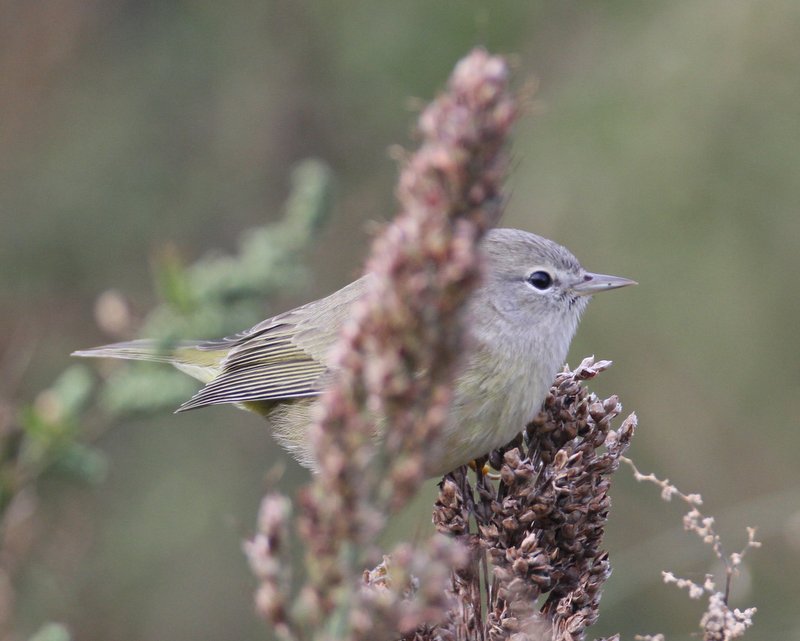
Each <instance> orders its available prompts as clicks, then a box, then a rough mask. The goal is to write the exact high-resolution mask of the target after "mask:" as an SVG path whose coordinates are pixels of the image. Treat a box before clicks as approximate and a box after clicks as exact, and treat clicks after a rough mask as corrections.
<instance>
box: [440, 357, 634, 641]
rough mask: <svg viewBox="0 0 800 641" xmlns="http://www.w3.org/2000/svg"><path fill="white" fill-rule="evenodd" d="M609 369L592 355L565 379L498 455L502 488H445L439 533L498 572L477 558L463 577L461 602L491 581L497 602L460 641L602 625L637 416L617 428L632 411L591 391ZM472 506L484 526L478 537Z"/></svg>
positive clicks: (474, 608)
mask: <svg viewBox="0 0 800 641" xmlns="http://www.w3.org/2000/svg"><path fill="white" fill-rule="evenodd" d="M609 365H610V363H609V362H607V361H597V362H595V361H594V359H592V358H587V359H585V360H584V361H583V362H582V363H581V364H580V366H579V367H578V368H577V369H575V370H574V371H568V370H565V371H564V372H562V373H561V374H559V375H558V377H557V379H556V381H555V383H554V385H553V387H552V388H551V391H550V394H549V395H548V397H547V399H546V401H545V403H544V407H543V410H542V412H541V413H540V414H539V415H538V416H537V417H536V418H535V419H534V420H533V421H532V422H531V423H530V425H528V427H527V428H526V430H525V433H524V435H523V437H521V438H518V439H516V440H515V441H514V442H512V443H510V444H509V445H508V446H506V447H505V448H501V449H500V450H497V451H495V452H493V453H492V454H491V455H490V456H489V462H490V464H491V465H492V467H494V468H495V469H496V470H498V471H499V476H500V481H499V483H498V484H496V485H495V484H494V483H492V482H491V481H490V480H489V479H488V478H487V477H486V476H483V475H482V474H479V475H478V478H477V481H476V487H475V492H473V490H472V488H471V487H470V484H469V482H468V480H467V477H466V471H465V469H462V470H461V471H459V472H458V473H456V474H453V475H450V476H449V477H448V478H446V479H445V481H444V482H443V484H442V486H441V491H440V495H439V499H438V501H437V504H436V508H435V512H434V522H435V523H436V525H437V528H438V529H439V530H440V531H442V532H447V533H449V534H451V535H454V536H456V537H460V538H462V539H466V540H468V541H469V544H470V546H471V547H472V549H478V550H480V551H482V552H483V553H485V555H486V558H488V561H489V562H490V563H491V566H492V567H491V573H490V574H486V573H483V574H482V573H481V566H480V560H481V555H480V554H476V555H475V559H476V562H475V564H474V565H473V567H472V568H471V569H469V570H468V571H466V572H464V571H462V572H460V573H458V576H456V577H455V578H454V581H453V584H454V591H455V594H456V597H457V599H459V600H464V599H469V598H474V597H475V595H477V598H480V590H479V589H478V590H476V589H474V587H472V586H474V585H475V584H476V582H477V583H479V581H478V580H477V579H476V577H480V576H483V580H484V581H485V585H484V588H485V591H486V594H487V595H488V599H489V600H488V604H487V610H486V611H487V616H486V621H485V622H480V621H476V620H475V619H476V617H477V616H479V612H480V608H479V605H480V603H479V602H478V603H477V604H476V603H471V604H469V605H468V606H467V607H462V608H460V610H459V613H460V614H463V615H464V616H463V617H462V620H461V621H460V626H461V629H460V634H461V636H456V637H454V638H464V639H483V638H488V639H507V638H509V637H512V635H515V636H513V638H515V640H518V641H522V640H523V639H541V638H542V634H543V633H542V629H543V626H545V627H546V628H547V630H548V633H547V634H548V635H550V636H547V637H546V638H553V639H558V640H562V639H563V640H573V639H583V638H584V631H585V629H586V628H587V627H588V626H589V625H591V624H592V623H594V622H595V621H596V620H597V615H598V606H599V600H600V591H601V589H602V586H603V584H604V583H605V581H606V579H607V578H608V575H609V573H610V567H609V563H608V555H607V553H606V552H605V551H603V550H602V548H601V543H602V537H603V532H604V527H605V523H606V520H607V517H608V510H609V504H610V503H609V497H608V489H609V485H610V478H609V477H610V475H611V474H612V473H613V472H614V471H616V469H617V468H618V466H619V458H620V456H621V455H622V454H623V453H624V452H625V450H626V449H627V448H628V445H629V443H630V440H631V437H632V436H633V431H634V428H635V426H636V417H635V415H633V414H631V415H630V416H629V417H628V418H627V419H625V420H624V421H623V423H622V425H621V426H620V427H619V428H618V429H617V430H614V429H612V428H611V422H612V421H613V419H614V418H615V417H616V416H618V414H619V413H620V411H621V409H622V408H621V406H620V404H619V400H618V399H617V397H616V396H612V397H610V398H608V399H605V400H600V399H598V398H597V397H596V396H595V395H594V394H591V393H590V392H589V391H588V390H587V389H586V387H585V386H584V385H582V384H581V383H582V381H585V380H587V379H590V378H593V377H594V376H596V375H597V374H598V373H599V372H601V371H602V370H604V369H606V368H607V367H608V366H609ZM470 506H472V512H473V513H474V516H475V521H476V524H477V532H475V533H472V534H471V533H470V528H469V512H470ZM464 586H470V589H468V590H467V589H465V588H464ZM431 638H448V635H447V634H444V635H442V634H440V636H439V637H431Z"/></svg>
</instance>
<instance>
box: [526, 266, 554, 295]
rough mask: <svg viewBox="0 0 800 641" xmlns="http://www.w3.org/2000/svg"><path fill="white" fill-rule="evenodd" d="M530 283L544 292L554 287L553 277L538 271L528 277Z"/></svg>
mask: <svg viewBox="0 0 800 641" xmlns="http://www.w3.org/2000/svg"><path fill="white" fill-rule="evenodd" d="M528 282H529V283H530V284H531V285H533V286H534V287H535V288H536V289H538V290H540V291H544V290H546V289H550V288H551V287H552V286H553V277H552V276H551V275H550V274H548V273H547V272H545V271H542V270H538V271H535V272H533V273H532V274H531V275H530V276H528Z"/></svg>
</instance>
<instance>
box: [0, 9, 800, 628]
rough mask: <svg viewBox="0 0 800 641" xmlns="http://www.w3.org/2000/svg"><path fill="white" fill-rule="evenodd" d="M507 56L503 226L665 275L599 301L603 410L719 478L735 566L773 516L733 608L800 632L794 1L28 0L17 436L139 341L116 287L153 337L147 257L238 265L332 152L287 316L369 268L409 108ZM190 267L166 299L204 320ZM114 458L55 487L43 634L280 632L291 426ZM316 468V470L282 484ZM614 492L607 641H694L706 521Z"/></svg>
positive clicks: (9, 38) (13, 391)
mask: <svg viewBox="0 0 800 641" xmlns="http://www.w3.org/2000/svg"><path fill="white" fill-rule="evenodd" d="M479 42H485V43H486V44H487V45H488V46H489V47H490V48H491V49H492V50H495V51H502V52H509V53H512V54H518V65H519V71H518V74H519V75H521V76H523V77H525V76H527V75H530V76H536V77H538V79H539V86H540V89H539V92H538V93H537V95H536V98H535V103H534V105H533V108H532V112H534V113H536V114H537V115H536V116H535V117H531V118H530V119H528V120H527V121H526V122H524V123H523V124H522V126H521V127H520V128H519V129H518V131H517V135H516V138H515V145H514V155H515V159H516V161H517V162H516V168H515V171H514V175H513V177H512V180H511V183H510V185H509V193H510V196H511V197H510V201H509V207H508V212H507V214H506V217H505V220H504V221H503V222H504V224H507V225H512V226H519V227H523V228H527V229H530V230H532V231H536V232H538V233H542V234H544V235H546V236H549V237H551V238H554V239H556V240H558V241H559V242H562V243H563V244H565V245H567V246H568V247H570V248H571V249H572V250H573V251H574V252H575V253H576V254H577V255H578V256H579V257H580V258H581V259H582V261H583V262H584V264H586V266H587V267H589V268H591V269H593V270H597V271H603V272H609V273H619V274H621V275H625V276H629V277H631V278H635V279H636V280H638V281H639V282H640V283H641V285H640V286H639V287H638V288H636V289H635V290H630V291H626V292H621V293H619V294H617V295H614V294H611V295H609V296H608V297H603V299H602V300H600V298H599V297H598V300H596V301H594V302H593V304H592V306H591V307H590V309H589V312H588V314H587V317H586V318H585V320H584V322H583V323H582V325H581V329H580V331H579V333H578V337H577V339H576V341H575V343H574V346H573V356H572V359H573V361H575V362H573V363H572V364H573V365H574V364H575V363H576V362H577V359H579V358H580V357H582V356H584V355H586V354H591V353H596V354H597V356H598V357H602V358H611V359H613V360H614V361H615V363H616V364H615V367H614V368H612V370H611V371H609V373H608V375H607V376H606V377H604V380H602V381H599V382H598V383H597V389H596V390H595V391H597V393H598V394H599V395H601V396H604V395H605V396H607V395H608V394H610V393H616V394H619V395H620V396H621V398H622V400H623V402H624V403H625V406H626V407H627V408H630V409H632V410H634V409H635V410H636V411H637V414H638V415H639V419H640V429H639V432H638V434H637V442H636V444H635V445H634V447H633V449H632V452H631V453H632V456H633V457H634V458H635V459H636V460H637V462H638V463H639V466H640V467H641V468H642V469H643V470H646V471H647V470H651V469H652V470H653V471H655V472H657V473H658V474H659V475H660V476H662V477H663V476H669V477H670V478H671V479H672V480H673V481H674V482H676V483H677V484H678V485H679V486H680V487H682V488H684V489H686V490H688V491H694V490H697V491H701V492H702V494H703V496H704V498H705V500H706V507H707V510H708V512H709V513H713V514H715V515H717V516H718V517H720V520H719V529H720V533H721V535H722V536H723V540H724V541H726V542H727V541H729V542H730V545H731V547H732V548H734V549H736V548H738V547H740V545H739V541H737V539H736V537H737V536H739V534H740V532H741V531H742V526H743V525H757V526H759V527H760V530H759V533H758V536H759V538H760V539H761V540H763V542H764V547H763V548H762V549H761V550H759V551H758V552H757V553H754V554H752V556H751V557H750V565H749V567H750V572H751V573H750V574H749V575H747V576H743V577H741V578H740V580H739V581H737V582H736V584H735V585H734V595H733V596H734V604H735V603H736V598H737V592H736V591H737V590H739V591H740V593H741V594H742V596H744V594H745V593H746V595H747V598H746V599H743V600H742V601H743V603H746V604H750V603H754V604H755V605H757V606H758V607H759V614H758V616H757V619H756V626H755V628H754V629H753V631H752V633H751V634H752V638H782V639H792V638H796V637H798V635H800V627H798V624H797V620H796V612H795V607H794V601H795V599H794V596H793V595H794V594H795V593H796V581H795V580H794V577H796V576H797V575H798V574H800V527H798V522H800V516H799V515H798V514H799V513H798V508H797V506H798V505H800V483H798V478H797V469H798V466H797V455H796V452H797V451H798V449H800V431H799V430H798V429H797V428H798V419H797V413H796V409H795V404H796V403H795V402H794V399H795V398H796V396H797V390H798V389H800V370H798V368H797V367H796V366H795V365H793V356H794V354H796V353H797V351H798V348H800V340H798V337H797V330H796V327H797V323H796V321H795V319H796V318H797V317H798V315H799V314H800V297H798V296H797V295H795V292H796V290H797V287H796V284H795V280H796V274H798V273H800V217H798V215H797V214H798V209H799V208H800V181H798V180H796V176H798V175H800V154H798V152H797V150H798V149H800V118H798V116H797V105H798V104H800V5H799V4H798V3H797V2H795V1H794V0H742V1H737V2H728V1H726V0H676V1H675V2H668V3H667V2H664V3H633V2H624V1H621V0H602V1H599V2H593V3H588V2H587V3H574V2H572V3H570V2H507V3H489V2H472V3H462V4H459V5H458V6H456V5H454V4H452V3H431V2H422V1H421V0H411V1H409V2H403V3H397V2H367V1H363V2H348V3H321V2H320V3H309V2H302V1H301V2H284V1H269V2H256V1H255V0H236V1H234V2H228V3H218V2H217V3H214V2H210V1H206V0H201V1H199V2H193V3H176V2H159V3H142V2H130V1H124V0H110V1H107V2H98V1H97V0H93V1H91V0H90V1H89V2H86V1H83V0H60V1H59V2H55V1H45V2H37V3H30V2H26V3H19V2H17V3H12V2H0V225H1V226H2V229H0V299H1V300H0V303H2V310H3V312H2V315H0V330H2V331H0V354H4V355H6V356H4V358H3V361H2V364H0V368H2V373H3V375H2V377H0V386H2V387H1V388H0V389H2V394H0V396H2V398H3V403H2V406H0V424H2V425H7V424H8V421H7V420H5V418H3V417H5V416H7V415H8V412H7V410H6V408H7V407H8V405H9V402H11V403H12V404H13V405H14V406H16V405H17V404H21V403H25V402H30V400H31V399H34V398H36V396H37V393H38V392H39V390H42V389H46V388H48V387H49V386H50V385H51V383H52V382H53V380H54V377H55V376H57V374H58V372H62V371H64V370H65V369H66V368H67V366H68V364H69V363H68V359H67V354H68V353H69V352H70V351H72V350H74V349H77V348H82V347H87V346H90V345H95V344H99V343H102V342H110V341H112V340H117V339H118V336H117V335H115V334H114V333H113V332H112V333H108V332H107V331H106V332H105V333H103V332H101V331H100V330H99V329H98V328H97V324H96V322H95V319H94V318H93V315H92V309H93V306H94V301H95V298H96V296H97V295H98V293H100V292H103V291H106V290H108V289H109V288H112V287H113V288H115V289H116V290H117V291H119V292H124V295H125V297H126V298H127V299H128V300H129V301H130V302H129V314H130V316H131V319H132V325H133V326H138V325H139V324H141V322H142V321H143V319H144V317H145V315H146V312H147V310H150V309H152V308H153V307H154V305H155V301H154V297H153V295H152V293H151V292H152V288H151V275H150V273H149V270H150V269H151V267H150V265H149V263H148V257H150V256H152V255H155V256H164V255H165V252H169V251H173V250H168V249H165V248H166V247H168V246H170V245H171V246H173V247H175V250H174V254H173V255H176V256H188V257H197V256H201V255H203V254H205V253H206V252H207V251H208V250H211V249H217V250H220V251H223V252H228V253H230V252H231V251H232V250H233V248H234V247H235V244H236V239H237V238H239V237H240V236H241V234H242V233H243V231H244V230H246V229H248V228H251V227H253V226H254V225H257V224H262V223H263V221H264V220H265V219H266V220H275V219H277V212H278V209H279V205H280V203H281V202H282V199H283V195H284V193H285V185H286V182H287V177H288V172H289V170H290V167H291V166H292V165H293V163H294V162H296V161H297V160H299V159H301V158H303V157H306V156H308V155H315V156H321V157H323V158H325V159H326V160H327V161H328V162H329V163H330V164H331V165H332V167H333V168H334V171H335V173H336V175H337V178H338V180H339V184H340V194H341V197H340V199H339V201H338V202H339V205H338V207H337V211H336V215H335V216H334V218H333V222H332V223H331V224H330V225H329V226H328V228H327V229H326V231H325V232H324V233H323V234H322V236H321V240H320V242H319V243H318V245H317V247H316V248H315V249H314V250H313V251H312V253H311V260H310V271H311V273H312V274H313V278H311V279H310V280H309V282H308V284H302V283H299V282H298V283H292V287H291V291H290V293H289V294H282V298H283V300H282V302H281V303H280V304H278V303H274V304H273V305H271V306H270V308H268V309H267V308H262V309H260V310H259V311H260V314H259V317H266V316H268V315H270V314H271V313H277V312H279V311H282V309H283V308H288V307H289V306H291V305H292V304H295V303H302V302H305V301H306V300H310V299H311V298H313V297H316V296H320V295H323V294H325V293H328V292H329V291H332V290H333V289H335V288H337V287H340V286H341V285H343V284H344V283H346V282H347V281H348V280H350V279H351V278H352V277H353V276H354V275H355V274H356V272H357V271H358V267H359V264H360V260H361V258H362V257H363V255H364V252H365V249H366V242H365V239H366V233H365V231H364V230H365V227H366V226H367V224H368V223H369V222H370V221H373V220H381V219H385V218H387V217H388V216H389V215H390V214H391V213H392V211H393V208H394V204H393V200H392V194H391V191H392V188H393V187H392V185H393V183H394V177H395V173H396V169H395V165H394V163H393V161H391V160H390V159H389V157H388V154H387V153H386V150H387V148H388V146H389V145H391V144H394V143H398V142H399V143H405V142H406V141H407V130H408V126H409V123H410V122H412V120H413V117H412V115H410V114H409V112H408V104H409V98H415V97H429V96H430V95H432V94H433V92H434V91H435V90H436V88H437V85H438V83H440V82H441V81H442V79H443V78H444V77H446V74H447V72H448V70H449V69H450V68H451V67H452V64H453V63H454V61H455V60H456V59H458V58H459V57H460V56H462V55H463V54H464V52H465V51H467V50H468V49H469V48H470V47H471V46H472V45H474V44H476V43H479ZM170 260H172V259H170V258H162V259H160V260H159V259H158V258H156V259H155V264H157V265H162V266H164V265H166V264H167V263H168V262H169V261H170ZM191 262H193V261H192V260H191V259H190V258H188V259H179V260H177V262H176V263H175V264H177V265H178V266H179V267H178V268H177V273H181V272H183V271H184V268H183V267H181V266H182V265H183V264H184V263H186V264H189V263H191ZM156 271H159V269H158V268H156ZM168 271H169V270H168ZM173 278H175V277H174V276H170V277H169V278H167V281H169V282H170V283H172V284H171V285H162V287H163V286H166V287H167V288H168V289H170V288H177V289H170V291H173V294H171V296H172V297H174V298H175V303H176V306H177V307H178V308H179V309H182V308H183V307H184V306H186V305H188V304H189V300H190V297H189V296H188V295H187V293H186V292H184V291H182V288H184V284H182V282H183V281H182V279H181V278H177V279H176V280H172V279H173ZM232 322H233V321H232ZM248 323H249V322H243V323H242V324H241V325H240V326H236V327H234V328H233V329H242V328H243V327H246V326H247V325H248ZM198 337H202V336H198ZM209 337H211V336H209ZM21 346H24V348H23V347H21ZM8 355H12V356H13V358H10V357H9V356H8ZM14 364H16V365H14ZM12 365H13V366H12ZM102 371H103V372H105V371H106V370H105V368H104V369H103V370H102ZM164 371H166V370H160V369H159V368H154V369H153V370H152V372H154V374H153V375H154V376H156V375H157V374H155V372H162V373H163V372H164ZM170 374H171V373H170ZM164 375H165V376H166V375H167V374H164ZM153 380H155V378H154V379H153ZM186 381H187V383H186V384H187V385H188V384H190V383H191V382H190V381H188V379H186ZM192 389H194V388H192ZM95 445H96V447H98V448H99V451H101V452H102V453H103V455H104V456H105V460H106V464H105V465H106V480H105V482H104V483H103V484H101V485H100V486H97V487H96V488H95V489H94V490H93V491H92V492H90V493H87V492H86V491H85V490H79V489H75V487H74V486H73V485H70V484H67V483H64V482H61V480H60V479H61V478H62V477H60V476H59V477H53V480H52V481H51V482H47V483H45V484H44V485H43V486H42V488H41V496H42V505H41V508H40V509H39V510H38V511H37V519H38V521H37V522H38V524H39V525H40V526H41V527H43V528H44V529H45V531H47V532H48V533H50V535H49V536H48V537H46V538H45V539H44V540H43V541H40V542H39V543H38V544H37V546H36V548H35V549H34V550H32V551H31V554H30V555H29V556H30V558H32V559H33V561H32V564H31V565H29V566H26V567H25V568H24V569H23V570H22V571H21V573H20V576H19V581H18V587H19V591H18V604H17V605H18V612H19V619H20V629H21V631H22V633H23V634H26V635H30V634H32V633H33V632H35V631H36V630H37V629H39V627H40V625H41V623H42V622H43V621H64V622H65V623H66V624H67V625H68V627H69V629H70V631H72V633H73V634H74V635H75V636H76V638H81V639H89V640H90V641H91V640H93V639H98V640H99V639H103V640H104V641H105V640H108V639H114V640H115V641H117V640H119V641H125V640H130V641H134V640H137V639H154V638H168V639H176V640H179V639H188V638H191V639H193V640H200V639H219V638H257V636H258V635H259V634H263V635H267V634H268V633H264V632H259V630H262V628H261V627H260V626H259V624H258V622H257V621H256V620H255V618H254V617H252V614H251V602H250V598H251V594H252V592H251V589H252V581H253V579H252V577H251V575H250V573H249V571H248V569H247V567H246V564H245V562H244V560H243V558H242V556H241V553H240V550H239V541H240V539H241V537H242V536H243V535H244V534H246V533H247V532H249V531H250V528H251V527H252V523H253V514H254V513H255V510H256V506H257V504H258V498H259V496H260V495H261V493H262V492H261V490H262V489H263V488H262V486H261V479H262V476H263V473H264V470H265V469H267V468H268V467H269V466H270V464H271V463H272V462H273V461H275V460H279V459H280V458H281V456H280V454H278V453H277V452H274V449H275V448H274V446H272V445H271V444H270V442H269V439H268V438H267V437H266V435H265V434H264V428H263V425H262V424H261V423H260V422H259V421H258V420H257V419H256V418H254V417H249V416H247V415H245V414H244V413H241V412H238V413H237V412H236V411H234V410H232V409H230V408H222V409H214V410H207V411H206V410H204V413H202V414H201V413H189V414H188V415H186V416H172V415H171V414H170V413H169V412H165V413H164V415H163V417H160V418H159V419H158V420H157V421H156V420H149V419H148V420H146V419H145V418H143V417H138V418H135V419H134V418H128V419H126V420H125V421H122V422H121V424H120V425H119V426H118V427H116V428H115V429H113V430H111V431H108V432H106V433H104V434H103V435H102V437H100V438H99V439H98V440H97V441H95ZM300 476H301V473H300V472H298V471H297V470H296V468H295V467H293V466H292V465H291V464H288V465H287V473H286V476H285V478H284V479H283V480H282V484H286V487H290V486H291V484H292V483H293V482H296V481H297V479H298V477H300ZM620 476H622V475H620ZM613 495H614V496H613V498H614V508H613V509H614V513H613V516H612V518H611V520H610V522H609V530H610V532H609V535H610V539H609V541H608V544H609V548H610V551H611V562H612V565H613V567H614V574H613V575H612V577H611V579H610V581H609V583H608V585H607V588H606V590H605V595H604V598H603V601H602V604H601V619H600V624H599V629H598V632H597V634H603V633H604V632H612V631H619V632H621V633H622V634H623V636H625V637H626V638H630V637H631V636H632V634H633V633H634V632H655V631H663V632H665V633H667V634H670V633H672V635H673V636H672V638H681V637H680V636H678V635H679V633H682V632H685V631H686V630H687V627H686V625H685V624H686V623H687V622H693V621H696V618H697V617H696V616H695V614H696V613H697V612H696V611H692V612H687V610H688V609H689V608H690V606H687V605H686V603H685V599H684V597H683V595H680V594H675V592H676V591H674V590H672V589H670V587H669V586H664V585H662V584H661V582H660V574H659V573H660V571H661V570H662V569H666V568H669V569H671V570H674V571H675V572H676V573H678V574H681V575H682V576H688V575H690V574H691V573H696V574H702V573H703V571H704V570H705V569H706V566H705V565H704V564H705V563H707V561H706V560H705V558H704V557H700V558H697V557H694V556H692V555H693V554H694V550H696V549H697V546H695V545H694V543H693V541H692V540H691V538H690V537H689V535H686V534H683V533H682V532H681V531H680V523H679V518H680V509H679V508H677V507H676V508H675V511H674V513H673V514H669V513H668V511H667V513H665V508H664V505H663V504H662V503H661V502H660V501H657V500H654V499H653V497H652V494H651V492H650V491H648V490H647V489H644V488H641V487H637V486H635V484H633V483H631V484H630V485H628V486H625V485H622V484H620V483H617V485H616V486H615V488H614V491H613ZM431 496H432V495H431V494H428V495H427V496H425V497H421V499H420V501H419V506H420V507H419V509H418V516H415V519H416V520H415V522H416V523H419V524H421V525H419V526H418V527H427V525H426V522H427V521H428V520H429V510H430V504H431ZM413 520H414V519H411V518H408V519H402V523H400V524H399V525H398V529H402V526H405V525H406V524H407V523H408V522H410V521H413ZM415 527H417V526H415ZM701 553H702V552H701ZM209 577H212V578H211V579H210V578H209ZM698 611H699V609H698ZM631 613H636V616H635V617H633V616H631ZM643 626H644V628H643ZM683 638H685V637H683Z"/></svg>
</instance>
